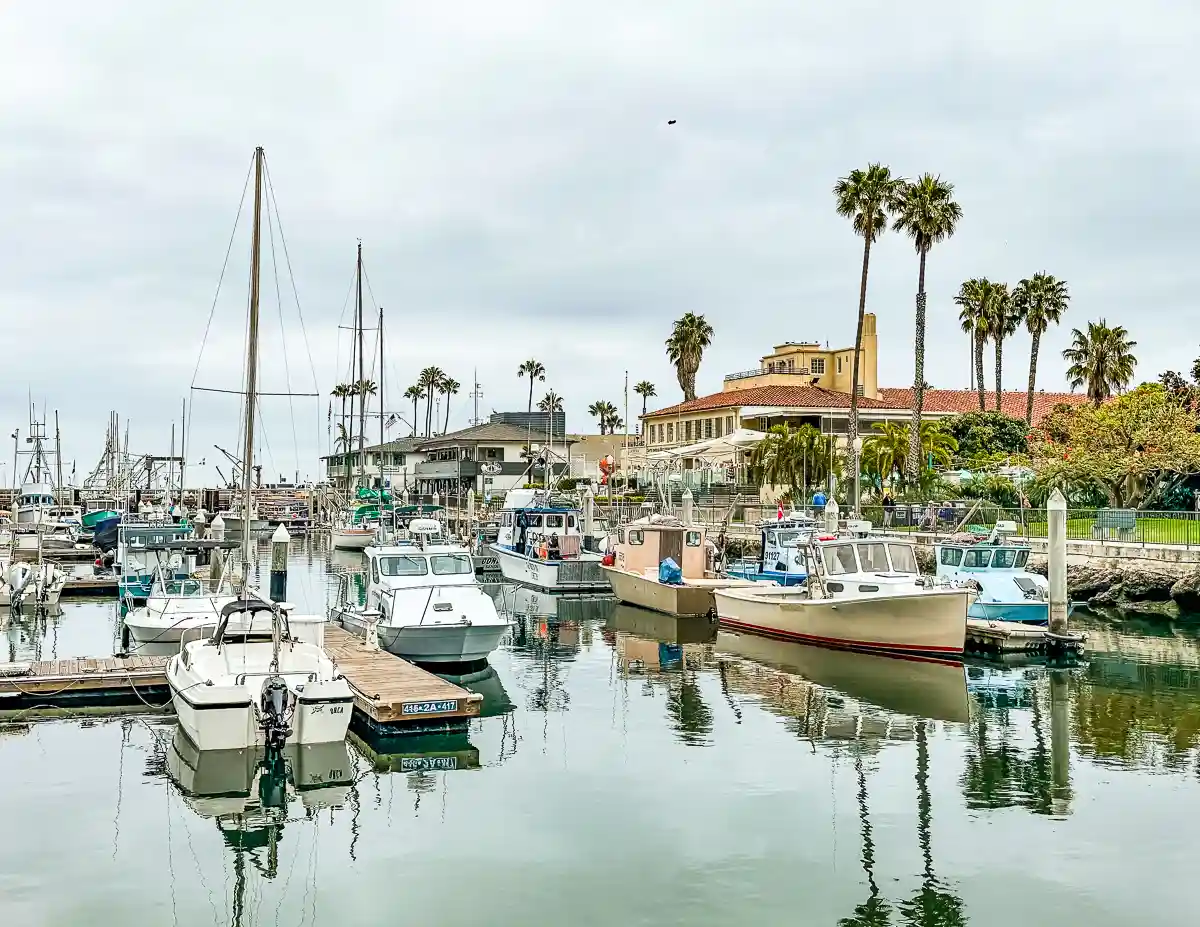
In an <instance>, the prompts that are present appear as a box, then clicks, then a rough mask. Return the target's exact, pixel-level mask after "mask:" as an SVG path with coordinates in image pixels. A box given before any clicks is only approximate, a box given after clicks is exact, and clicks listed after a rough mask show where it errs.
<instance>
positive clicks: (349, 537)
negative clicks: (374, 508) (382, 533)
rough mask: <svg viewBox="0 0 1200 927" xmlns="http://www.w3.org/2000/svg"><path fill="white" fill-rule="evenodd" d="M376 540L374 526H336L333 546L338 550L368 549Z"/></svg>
mask: <svg viewBox="0 0 1200 927" xmlns="http://www.w3.org/2000/svg"><path fill="white" fill-rule="evenodd" d="M374 541H375V530H374V529H373V528H334V529H333V546H334V547H336V548H337V549H338V550H366V549H367V548H368V547H370V546H371V545H372V544H373V543H374Z"/></svg>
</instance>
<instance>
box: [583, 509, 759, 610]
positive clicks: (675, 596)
mask: <svg viewBox="0 0 1200 927" xmlns="http://www.w3.org/2000/svg"><path fill="white" fill-rule="evenodd" d="M613 550H614V551H615V562H614V563H613V565H612V566H602V567H601V569H603V570H604V572H605V574H606V575H607V576H608V581H609V583H610V584H611V585H612V589H613V593H614V594H615V595H616V597H617V598H618V599H619V600H620V601H622V602H625V603H627V604H629V605H638V606H640V607H642V608H648V609H651V610H652V611H656V612H663V613H665V614H667V615H675V616H677V617H680V618H685V617H699V616H701V615H714V614H716V603H715V602H714V601H713V590H714V589H720V588H724V587H726V586H750V585H753V584H752V583H751V582H749V581H748V580H742V579H726V578H723V577H720V576H717V574H716V573H714V572H713V571H712V570H711V568H710V567H711V559H710V558H711V556H712V554H711V553H710V552H711V551H715V548H713V546H712V545H711V544H710V543H707V540H706V538H705V532H704V529H703V528H701V527H699V526H697V525H685V524H684V523H683V522H681V521H679V520H677V519H675V518H670V517H665V516H661V515H651V516H650V517H648V518H640V519H638V520H637V521H633V522H630V523H629V524H627V525H624V526H623V527H621V528H619V529H618V530H617V536H616V542H615V544H614V545H613ZM668 558H670V559H671V560H673V561H675V563H676V564H677V565H678V566H679V568H680V572H681V573H682V579H683V582H682V583H664V582H660V581H659V578H658V568H659V564H660V563H662V562H663V561H664V560H666V559H668Z"/></svg>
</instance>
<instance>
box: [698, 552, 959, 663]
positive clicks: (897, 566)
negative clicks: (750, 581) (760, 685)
mask: <svg viewBox="0 0 1200 927" xmlns="http://www.w3.org/2000/svg"><path fill="white" fill-rule="evenodd" d="M810 562H811V566H812V568H813V572H811V573H810V577H812V579H810V582H809V586H808V587H807V588H798V587H788V588H780V587H771V586H761V585H760V586H757V587H755V588H725V589H717V590H715V592H714V596H715V600H716V606H717V614H718V616H719V617H720V621H721V625H722V627H726V628H731V629H734V630H739V631H747V632H750V633H753V634H763V635H767V636H769V637H776V638H780V639H782V640H791V641H799V642H801V643H810V644H822V645H825V646H832V647H851V648H854V649H857V650H870V651H882V652H887V653H902V654H927V655H933V656H942V657H946V656H950V657H953V656H958V655H960V654H962V652H963V647H964V645H965V643H966V633H967V609H968V608H969V607H970V605H971V602H973V601H974V598H975V593H974V591H973V590H971V589H968V588H967V587H966V586H947V585H942V586H938V585H932V584H931V585H926V584H925V580H924V579H923V578H922V577H921V576H920V574H919V572H918V570H917V566H916V558H915V556H914V554H913V551H912V545H911V544H910V543H909V542H907V541H897V540H894V539H888V540H887V541H886V542H885V541H878V540H871V539H865V540H864V539H855V540H832V541H825V540H822V541H814V542H813V543H812V552H811V556H810Z"/></svg>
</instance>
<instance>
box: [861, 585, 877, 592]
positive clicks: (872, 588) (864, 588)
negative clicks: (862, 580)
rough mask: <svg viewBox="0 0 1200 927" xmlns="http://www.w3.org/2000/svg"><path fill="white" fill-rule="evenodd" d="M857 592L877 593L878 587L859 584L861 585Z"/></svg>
mask: <svg viewBox="0 0 1200 927" xmlns="http://www.w3.org/2000/svg"><path fill="white" fill-rule="evenodd" d="M858 591H859V592H878V591H879V587H878V586H868V585H866V584H861V585H859V587H858Z"/></svg>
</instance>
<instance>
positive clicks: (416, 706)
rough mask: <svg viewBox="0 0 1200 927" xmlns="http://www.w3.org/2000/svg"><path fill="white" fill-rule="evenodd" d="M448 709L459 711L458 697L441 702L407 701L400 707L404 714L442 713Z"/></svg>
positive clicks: (401, 712)
mask: <svg viewBox="0 0 1200 927" xmlns="http://www.w3.org/2000/svg"><path fill="white" fill-rule="evenodd" d="M448 711H458V699H456V698H452V699H447V700H445V701H441V702H405V703H404V704H403V705H402V706H401V707H400V714H402V715H440V714H444V713H445V712H448Z"/></svg>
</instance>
